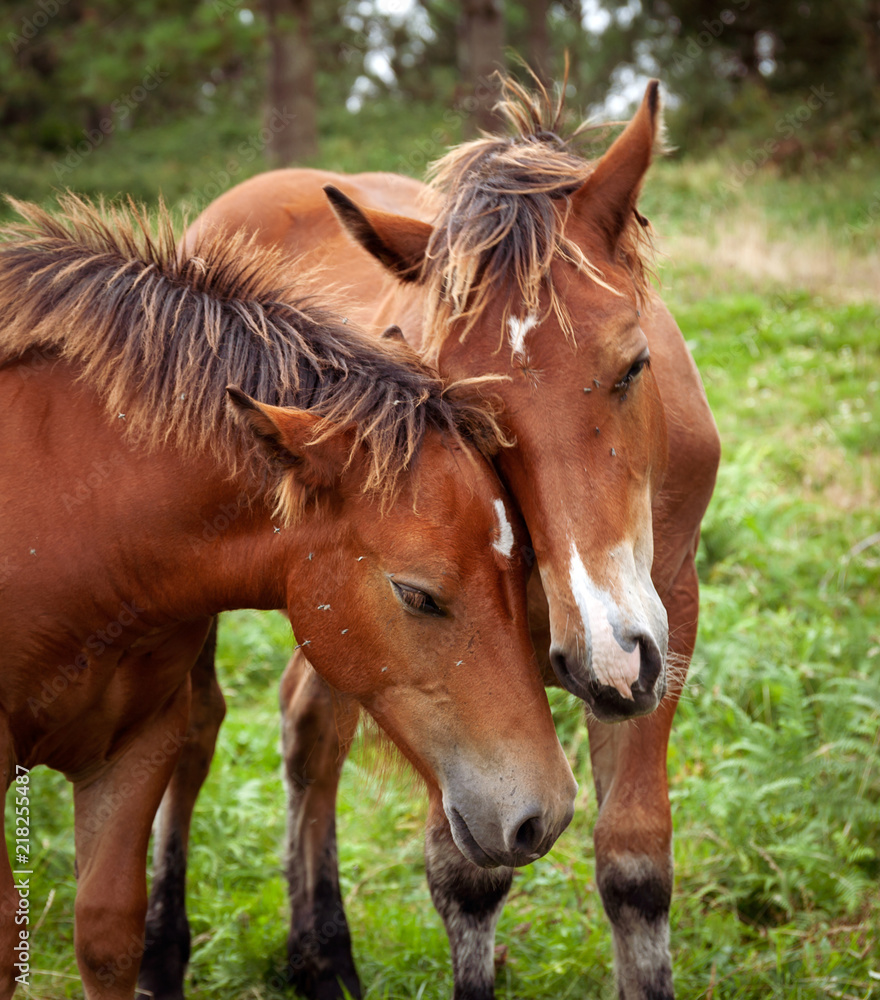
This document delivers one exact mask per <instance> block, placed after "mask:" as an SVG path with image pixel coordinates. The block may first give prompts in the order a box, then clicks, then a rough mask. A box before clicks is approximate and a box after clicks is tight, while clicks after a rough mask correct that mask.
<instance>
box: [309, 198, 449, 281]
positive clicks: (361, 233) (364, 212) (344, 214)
mask: <svg viewBox="0 0 880 1000" xmlns="http://www.w3.org/2000/svg"><path fill="white" fill-rule="evenodd" d="M324 194H326V195H327V198H328V200H329V201H330V205H331V207H332V209H333V211H334V212H335V213H336V218H337V219H339V221H340V223H341V224H342V227H343V228H344V229H345V230H346V232H347V233H348V234H349V236H351V237H352V239H354V240H355V241H356V242H358V243H360V245H361V246H362V247H363V248H364V250H366V251H367V252H368V253H371V254H372V255H373V256H374V257H375V258H376V259H377V260H378V261H379V263H380V264H382V265H384V266H385V267H386V268H387V269H388V270H389V271H391V273H392V274H393V275H395V276H396V277H398V278H400V280H401V281H418V279H419V277H420V276H421V270H422V264H423V263H424V261H425V254H426V253H427V250H428V241H429V240H430V239H431V235H432V233H433V232H434V228H433V226H431V225H430V224H429V223H427V222H422V221H421V220H419V219H410V218H408V217H407V216H405V215H392V214H391V213H390V212H380V211H379V210H378V209H373V208H361V207H360V206H359V205H356V204H355V203H354V202H353V201H352V200H351V198H349V197H348V195H345V194H343V193H342V192H341V191H340V190H339V188H336V187H333V185H332V184H327V185H326V186H325V187H324Z"/></svg>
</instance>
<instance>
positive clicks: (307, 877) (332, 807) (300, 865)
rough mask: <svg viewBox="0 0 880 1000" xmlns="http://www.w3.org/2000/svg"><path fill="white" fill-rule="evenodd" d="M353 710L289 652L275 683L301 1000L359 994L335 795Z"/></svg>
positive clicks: (292, 958)
mask: <svg viewBox="0 0 880 1000" xmlns="http://www.w3.org/2000/svg"><path fill="white" fill-rule="evenodd" d="M358 713H359V709H358V706H357V704H356V703H355V702H352V701H349V700H347V699H344V698H342V696H341V695H338V694H335V693H333V692H332V691H331V689H330V688H329V687H328V685H327V684H326V682H325V681H324V680H322V679H321V677H320V676H319V675H318V674H317V673H315V671H314V670H313V669H312V667H311V665H310V664H309V662H308V660H306V658H305V656H304V655H303V653H302V652H301V651H300V650H296V651H295V652H294V654H293V657H292V658H291V660H290V663H289V664H288V665H287V669H286V670H285V672H284V677H283V678H282V681H281V716H282V729H281V743H282V752H283V754H284V776H285V783H286V785H287V802H288V811H287V883H288V891H289V895H290V911H291V912H290V936H289V938H288V941H287V952H288V978H289V981H290V983H291V985H293V986H294V987H295V988H296V990H297V991H298V992H299V993H301V994H302V995H303V996H304V997H307V998H308V1000H341V998H342V996H343V992H342V987H343V986H344V987H345V989H346V990H348V992H349V993H350V994H351V996H353V997H360V996H361V986H360V981H359V979H358V975H357V970H356V968H355V964H354V958H353V956H352V953H351V934H350V933H349V929H348V921H347V920H346V917H345V910H344V909H343V906H342V896H341V894H340V890H339V863H338V860H337V856H336V793H337V790H338V787H339V776H340V774H341V772H342V765H343V764H344V763H345V758H346V755H347V753H348V748H349V746H350V744H351V740H352V738H353V737H354V732H355V729H356V728H357V721H358Z"/></svg>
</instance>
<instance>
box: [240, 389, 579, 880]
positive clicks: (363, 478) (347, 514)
mask: <svg viewBox="0 0 880 1000" xmlns="http://www.w3.org/2000/svg"><path fill="white" fill-rule="evenodd" d="M236 405H237V406H238V409H239V414H240V417H241V418H242V419H244V420H245V421H246V422H247V423H248V425H249V426H250V427H251V428H252V429H253V431H255V432H256V434H257V436H258V439H259V440H260V441H261V442H262V443H263V444H264V446H265V447H266V448H267V449H268V450H269V452H270V454H271V456H272V460H273V462H275V463H278V462H281V463H284V464H286V465H287V466H289V471H287V472H285V473H284V475H285V476H287V477H288V479H289V489H290V490H292V491H294V493H295V494H296V496H293V497H292V503H293V506H294V508H299V509H301V510H303V514H302V515H301V521H300V525H299V527H300V529H301V530H303V531H307V539H308V541H307V550H306V551H302V547H301V546H300V547H298V549H296V550H295V558H293V559H292V561H291V563H290V565H289V569H288V573H289V575H288V580H287V585H286V589H287V600H288V605H289V608H290V609H291V616H292V619H293V624H294V628H295V630H296V635H297V638H298V639H299V641H300V643H302V644H303V645H304V646H305V647H306V653H307V655H308V658H309V660H310V662H311V663H312V664H313V665H314V666H315V668H316V669H317V670H318V672H319V673H320V674H321V675H322V676H323V677H324V678H325V679H326V680H327V681H328V682H329V683H330V684H331V685H332V686H333V687H334V688H336V689H338V690H340V691H342V692H344V693H346V694H348V695H351V696H353V697H354V698H356V699H357V700H358V701H359V702H360V703H361V704H362V705H364V706H365V707H366V709H367V710H368V711H369V712H370V713H371V714H372V715H373V717H374V718H375V719H376V720H377V721H378V722H379V723H380V725H381V726H382V727H383V728H384V729H385V731H386V732H387V733H388V734H389V736H390V737H391V738H392V740H393V741H394V742H395V743H396V744H397V745H398V747H400V749H401V750H402V751H403V752H404V754H406V756H407V757H408V758H409V759H410V761H412V763H413V764H414V765H415V766H416V768H417V769H418V770H419V771H420V773H421V774H422V775H423V777H424V778H425V779H426V780H427V781H428V783H429V785H430V786H432V787H434V788H437V787H438V786H439V789H440V792H441V793H442V800H443V807H444V809H445V811H446V814H447V816H448V817H449V821H450V825H451V827H452V831H453V835H454V837H455V840H456V843H457V844H458V846H459V848H460V849H461V851H462V853H463V854H464V855H465V856H466V857H467V858H469V859H470V860H471V861H472V862H474V864H477V865H481V866H486V867H492V866H495V865H521V864H528V863H529V862H530V861H532V860H534V859H535V858H537V857H539V856H540V855H541V854H543V853H545V852H546V851H547V850H548V849H549V848H550V847H551V845H552V844H553V842H554V841H555V839H556V838H557V837H558V836H559V834H560V833H561V832H562V831H563V830H564V829H565V827H566V826H567V824H568V822H569V820H570V818H571V815H572V810H573V802H574V794H575V792H576V790H577V785H576V783H575V781H574V779H573V777H572V775H571V771H570V769H569V766H568V763H567V761H566V759H565V756H564V754H563V753H562V750H561V748H560V746H559V743H558V740H557V738H556V734H555V731H554V728H553V722H552V718H551V716H550V711H549V706H548V704H547V698H546V695H545V693H544V691H543V687H542V684H541V679H540V674H539V671H538V670H537V667H536V664H535V659H534V649H533V647H532V645H531V640H530V637H529V633H528V626H527V620H526V602H525V573H524V569H523V565H522V553H521V550H522V546H523V543H524V540H525V536H524V531H523V529H522V526H521V524H520V521H519V519H518V517H517V515H516V513H515V511H514V509H513V508H512V507H511V506H510V504H509V503H508V502H507V501H506V500H505V499H504V493H503V489H502V487H501V485H500V483H499V481H498V477H497V474H496V473H495V471H494V469H493V468H492V466H491V465H490V463H489V462H488V461H487V460H486V459H485V458H483V457H482V456H481V455H480V454H479V453H477V452H476V451H475V450H474V449H473V447H472V446H471V445H470V444H467V443H465V441H464V440H463V439H461V438H458V440H455V438H456V435H445V434H443V433H441V432H440V431H439V430H433V429H432V430H429V431H428V432H427V433H425V435H424V437H423V439H422V440H421V442H420V445H419V448H418V451H417V453H416V454H414V455H413V456H412V457H411V458H409V459H407V464H406V469H405V474H402V475H401V476H400V478H399V489H398V491H397V492H396V494H395V496H394V502H393V503H386V504H385V505H384V506H385V510H384V513H383V512H381V508H382V506H383V504H382V500H383V497H382V494H381V484H377V486H378V487H379V489H380V491H379V492H377V490H376V489H366V490H365V484H366V483H368V482H369V481H370V477H371V475H372V473H373V472H374V471H375V469H374V465H373V458H372V457H371V456H370V454H369V453H368V449H367V447H366V445H363V444H362V445H360V446H358V444H357V440H356V438H354V435H355V433H356V432H355V430H354V429H352V428H345V427H341V428H338V427H337V428H328V426H327V423H326V421H321V420H320V419H319V418H317V417H315V416H313V415H312V414H311V413H309V412H304V411H301V410H293V409H288V408H279V407H271V406H266V405H263V404H258V403H256V402H254V401H253V400H250V399H249V398H248V397H245V396H244V395H243V394H241V393H239V394H238V396H237V397H236ZM405 405H409V404H405ZM443 405H447V404H446V403H443ZM389 406H393V400H391V401H389ZM316 430H317V431H318V434H317V437H316ZM304 486H305V487H307V489H308V495H307V497H305V498H303V497H302V496H301V491H302V490H303V487H304ZM281 495H282V496H283V493H282V494H281ZM385 499H388V498H387V497H386V498H385ZM294 612H295V613H294Z"/></svg>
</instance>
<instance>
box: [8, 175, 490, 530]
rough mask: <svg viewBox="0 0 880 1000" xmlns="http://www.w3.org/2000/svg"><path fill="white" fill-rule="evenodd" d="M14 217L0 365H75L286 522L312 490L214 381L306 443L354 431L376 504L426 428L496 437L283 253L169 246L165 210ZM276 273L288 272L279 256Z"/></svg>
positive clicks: (129, 423) (89, 207) (466, 392)
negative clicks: (350, 322) (300, 421)
mask: <svg viewBox="0 0 880 1000" xmlns="http://www.w3.org/2000/svg"><path fill="white" fill-rule="evenodd" d="M12 205H13V207H14V208H16V210H17V211H18V212H19V214H20V215H21V217H22V220H23V221H20V222H17V223H14V224H12V225H9V226H6V227H4V228H3V229H2V230H0V365H2V364H10V363H13V362H15V361H18V360H20V359H23V358H24V356H25V355H27V354H28V353H29V352H37V353H38V354H39V355H40V356H42V357H44V358H59V359H62V360H64V361H67V362H70V363H73V364H75V365H77V366H78V367H79V368H80V369H81V374H80V378H81V380H82V381H84V382H87V383H88V384H89V385H90V386H92V387H93V388H94V389H95V390H96V391H97V392H98V394H99V395H100V397H101V398H102V399H103V400H104V402H105V404H106V408H107V412H108V414H112V415H113V416H114V417H115V416H116V415H117V414H118V413H125V428H126V433H127V434H128V435H129V436H130V437H131V438H133V439H134V440H135V441H137V442H138V443H139V444H141V445H143V446H145V447H148V448H149V447H156V446H159V445H162V444H172V445H173V446H175V447H177V448H179V449H182V450H183V451H185V452H188V453H192V452H208V453H211V454H213V455H214V456H215V457H216V459H217V460H218V462H219V463H221V464H223V465H224V466H225V467H228V468H229V471H230V474H233V473H236V474H237V473H240V472H244V473H246V474H249V475H250V476H251V478H252V479H253V480H255V481H257V482H261V483H263V484H264V485H265V486H266V487H267V488H268V499H269V500H270V502H273V503H275V504H276V512H277V513H279V514H280V515H281V516H282V517H284V518H285V519H286V520H291V519H295V518H296V517H297V516H298V515H299V514H300V513H301V511H302V507H303V505H304V504H305V502H306V501H307V500H308V499H309V497H307V496H304V495H301V494H297V491H296V488H295V485H293V484H291V482H290V480H291V479H292V477H291V476H290V475H286V474H285V470H281V469H275V470H274V472H273V474H272V475H271V476H270V481H269V482H267V481H266V459H265V456H264V455H263V454H262V453H261V452H260V451H259V449H258V447H257V445H256V444H255V440H254V438H253V435H251V434H249V433H246V432H244V430H243V429H242V428H241V427H240V426H239V424H238V422H237V421H236V420H235V418H234V417H233V415H232V414H231V413H230V412H229V410H228V409H227V403H226V386H227V385H229V384H234V385H237V386H240V387H241V388H242V389H243V390H244V391H245V392H246V393H247V394H248V395H250V396H252V397H254V398H255V399H257V400H259V401H260V402H264V403H269V404H272V405H275V406H296V407H299V408H301V409H308V410H311V411H313V412H315V413H317V414H319V415H320V416H321V417H323V418H324V420H323V421H322V422H321V423H319V424H318V425H317V430H316V435H315V439H316V440H318V439H320V438H322V437H326V436H328V435H329V434H331V433H333V430H334V429H335V428H337V427H343V426H346V425H348V426H351V425H352V424H353V425H355V427H356V434H355V436H354V437H355V440H354V444H353V447H352V456H354V453H355V451H356V450H357V449H359V448H361V447H362V446H363V447H364V448H365V449H366V451H367V453H368V456H369V461H368V473H367V476H366V480H365V483H364V490H365V491H375V492H376V493H378V494H379V495H380V497H381V502H382V505H383V507H385V506H387V504H389V503H391V502H392V501H393V500H394V498H395V496H396V495H397V493H398V491H399V487H400V477H401V475H402V474H403V473H404V472H406V471H407V470H408V469H410V468H411V466H412V465H413V464H414V463H415V462H416V460H417V458H418V456H419V453H420V449H421V446H422V443H423V441H424V438H425V434H426V432H427V431H428V430H430V429H437V430H439V431H440V432H442V433H444V434H446V435H448V436H449V438H450V439H452V440H453V441H455V442H461V441H463V440H467V441H469V442H471V443H473V444H474V445H475V446H476V447H477V448H478V449H479V450H480V451H481V452H482V453H484V454H486V455H491V454H494V452H496V451H497V450H498V448H499V447H501V446H502V445H504V444H506V443H507V442H506V441H505V439H504V436H503V433H502V431H501V430H500V428H499V425H498V423H497V421H496V418H495V414H494V412H493V411H492V410H491V409H490V407H489V406H488V405H487V404H486V403H485V402H484V401H483V400H479V399H477V398H476V396H475V393H474V382H479V381H480V380H465V381H463V382H458V383H454V384H452V385H445V384H444V383H443V382H442V381H441V380H440V378H439V377H438V376H437V374H436V373H435V372H434V371H433V370H431V369H430V368H428V367H427V366H426V365H425V364H423V363H422V362H421V361H420V360H419V359H418V357H417V356H416V355H415V353H414V352H413V351H411V350H410V349H409V348H407V347H406V346H405V345H402V344H398V343H391V342H387V343H386V342H381V341H378V340H375V339H373V338H369V337H367V336H366V335H364V334H362V333H360V332H359V331H357V330H354V329H352V328H351V327H350V326H347V325H345V324H344V323H343V322H342V321H340V320H337V319H334V318H331V317H330V316H329V315H328V314H327V313H324V312H322V311H321V310H319V309H318V308H316V307H314V306H313V305H312V304H311V303H310V302H303V301H300V302H299V303H297V302H296V299H295V298H294V297H293V295H292V290H291V289H290V288H289V287H284V286H283V285H282V284H279V282H281V281H283V279H282V278H280V277H279V275H281V274H282V273H283V264H284V263H285V259H284V257H283V255H282V254H281V252H280V251H278V250H275V249H268V248H257V247H255V246H254V245H253V243H252V241H250V240H248V239H247V238H246V237H245V236H244V235H232V234H229V233H209V234H206V235H205V236H203V237H202V238H201V239H200V241H199V244H198V245H197V246H196V247H195V248H194V250H193V251H192V252H191V253H189V254H187V255H186V256H183V255H182V254H180V253H179V252H178V249H177V241H176V239H175V235H174V230H173V226H172V222H171V217H170V214H169V213H168V211H167V210H166V209H165V208H164V207H160V209H159V211H158V213H157V215H156V218H155V220H154V221H152V222H151V220H150V218H149V216H148V214H147V212H146V210H145V209H144V208H143V207H138V206H135V205H134V204H130V205H129V207H128V208H127V209H124V210H120V209H113V208H107V207H106V206H104V205H103V204H98V205H93V204H90V203H89V202H87V201H84V200H82V199H80V198H77V197H76V196H73V195H67V196H65V197H64V198H63V199H62V200H61V206H60V211H59V212H58V213H57V214H52V213H49V212H47V211H45V210H44V209H42V208H40V207H39V206H37V205H31V204H24V203H20V202H16V201H12ZM288 273H290V268H289V262H288Z"/></svg>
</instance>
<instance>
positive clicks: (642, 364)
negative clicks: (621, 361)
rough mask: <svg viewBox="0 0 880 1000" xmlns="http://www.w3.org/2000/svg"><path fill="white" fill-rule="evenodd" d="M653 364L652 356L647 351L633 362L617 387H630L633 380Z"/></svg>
mask: <svg viewBox="0 0 880 1000" xmlns="http://www.w3.org/2000/svg"><path fill="white" fill-rule="evenodd" d="M650 364H651V358H650V356H649V354H648V352H647V351H645V353H644V354H643V355H642V356H641V357H640V358H639V359H638V360H637V361H635V362H634V363H633V365H632V366H631V367H630V370H629V371H628V372H627V373H626V375H624V376H623V378H622V379H621V380H620V381H619V382H618V383H617V384H616V385H615V386H614V388H615V389H623V390H626V389H628V388H629V387H630V386H631V385H632V383H633V381H634V380H635V379H636V378H638V377H639V375H641V374H642V372H643V371H644V369H645V368H647V367H648V366H649V365H650Z"/></svg>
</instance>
